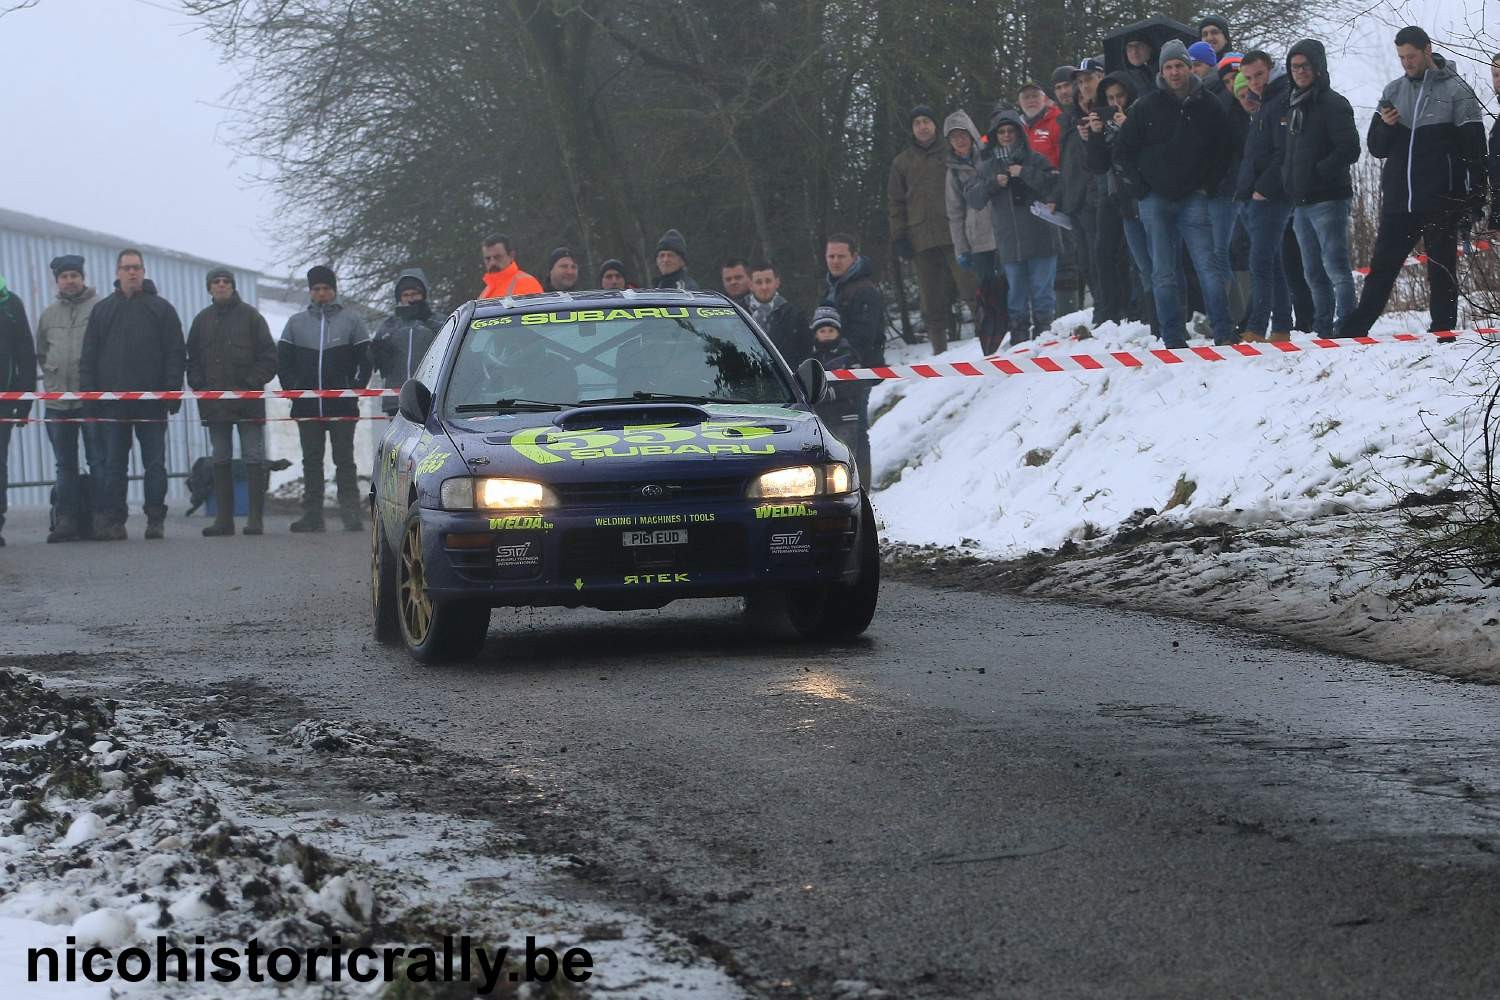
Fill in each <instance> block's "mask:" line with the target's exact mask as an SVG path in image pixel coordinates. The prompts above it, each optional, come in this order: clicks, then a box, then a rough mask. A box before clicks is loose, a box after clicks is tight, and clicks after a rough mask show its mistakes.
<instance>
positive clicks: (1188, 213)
mask: <svg viewBox="0 0 1500 1000" xmlns="http://www.w3.org/2000/svg"><path fill="white" fill-rule="evenodd" d="M1228 147H1229V124H1228V119H1227V117H1226V115H1225V113H1224V108H1223V106H1222V105H1221V104H1219V102H1218V100H1217V99H1215V98H1214V97H1213V95H1212V94H1210V93H1208V91H1206V90H1204V89H1203V84H1202V81H1200V80H1199V79H1198V77H1196V76H1194V75H1193V71H1192V68H1191V66H1190V63H1189V58H1188V54H1187V47H1186V46H1184V45H1183V44H1182V43H1181V42H1180V41H1177V40H1175V39H1174V40H1172V41H1169V42H1167V44H1165V45H1163V46H1162V51H1161V73H1160V74H1159V75H1158V76H1157V82H1156V87H1155V89H1153V90H1152V91H1151V92H1150V93H1148V94H1146V95H1144V96H1143V97H1141V99H1140V100H1138V101H1137V102H1136V103H1135V106H1134V107H1132V108H1131V109H1130V114H1129V116H1128V117H1127V118H1126V119H1125V124H1124V125H1123V126H1122V127H1121V129H1120V137H1119V139H1118V140H1117V141H1116V143H1115V149H1114V162H1115V163H1116V164H1117V165H1118V166H1119V168H1120V170H1121V171H1122V172H1123V174H1124V176H1125V177H1126V178H1127V180H1128V182H1129V183H1131V184H1133V185H1135V186H1136V187H1137V188H1138V189H1139V190H1142V191H1145V192H1146V194H1145V196H1144V197H1143V198H1142V199H1141V201H1140V213H1141V222H1142V224H1143V225H1144V226H1145V227H1146V235H1147V237H1148V239H1149V241H1150V245H1151V266H1152V275H1151V286H1152V291H1153V293H1154V296H1155V299H1156V315H1157V320H1158V322H1159V323H1160V324H1161V335H1162V339H1163V341H1165V343H1166V345H1167V346H1168V347H1186V346H1187V327H1186V325H1185V324H1184V323H1183V315H1182V304H1181V299H1180V295H1179V289H1178V285H1177V259H1178V254H1179V253H1180V252H1181V249H1182V246H1183V244H1184V243H1186V244H1187V248H1188V255H1189V256H1190V257H1191V258H1192V262H1193V268H1194V270H1195V271H1197V273H1198V283H1199V285H1200V286H1201V288H1202V290H1203V299H1204V305H1205V306H1206V307H1207V308H1208V317H1209V322H1210V323H1211V324H1212V325H1213V333H1214V342H1215V343H1217V344H1232V343H1234V342H1235V340H1236V339H1237V338H1236V337H1235V331H1234V321H1233V320H1232V319H1231V317H1230V315H1229V294H1228V293H1229V288H1228V286H1229V281H1228V275H1227V274H1226V273H1225V272H1224V269H1223V268H1222V267H1221V266H1220V261H1219V260H1218V255H1217V254H1216V253H1215V248H1214V234H1213V219H1212V216H1211V213H1210V210H1209V198H1210V195H1211V194H1213V193H1214V192H1215V191H1216V190H1217V189H1218V186H1219V184H1220V182H1221V180H1222V179H1223V176H1224V173H1225V171H1226V170H1227V169H1228V167H1229V164H1228V163H1227V161H1226V158H1227V155H1228V153H1227V151H1228Z"/></svg>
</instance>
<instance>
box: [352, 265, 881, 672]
mask: <svg viewBox="0 0 1500 1000" xmlns="http://www.w3.org/2000/svg"><path fill="white" fill-rule="evenodd" d="M824 379H825V376H824V372H823V369H822V367H821V366H819V365H818V363H817V362H816V361H811V360H810V361H807V362H804V363H803V365H802V366H801V368H799V369H798V370H797V371H796V372H795V373H794V372H793V371H791V370H790V369H789V368H788V367H787V365H786V363H785V362H784V361H783V360H782V358H781V356H780V355H779V354H778V353H777V352H776V350H775V348H774V347H773V346H771V344H770V342H769V341H768V340H767V339H766V337H765V335H764V334H763V333H762V332H761V331H760V330H759V328H757V327H756V325H755V324H754V322H753V321H752V320H751V319H750V317H749V316H748V315H747V314H746V313H745V312H744V311H743V310H742V309H740V308H739V307H738V306H736V305H734V304H733V303H731V302H730V301H729V300H728V299H726V298H725V297H723V296H721V295H718V294H716V293H695V292H681V291H675V290H661V291H650V292H638V291H634V290H630V291H620V292H587V293H557V294H550V295H535V296H525V297H522V298H515V299H511V298H506V299H498V300H496V299H486V300H481V301H478V302H470V303H468V304H466V305H464V306H463V307H462V308H460V309H459V310H458V311H457V312H455V313H454V314H453V316H452V317H450V318H449V320H448V323H447V325H446V326H444V327H443V329H442V331H441V332H440V333H439V334H438V337H437V339H436V340H435V341H434V342H433V345H432V347H431V348H430V349H429V351H428V353H427V356H426V357H425V359H424V360H423V362H422V364H421V365H420V366H419V368H418V370H417V371H416V372H415V373H414V374H413V375H412V377H411V378H410V379H409V380H408V381H407V382H406V383H405V384H404V385H403V386H402V387H401V395H400V409H399V412H398V414H397V415H396V417H395V418H394V419H393V420H392V421H391V423H390V425H389V427H388V428H387V430H386V433H385V435H384V437H383V439H382V440H381V442H380V447H379V451H378V458H377V464H376V468H375V473H374V475H373V476H372V486H371V495H370V500H371V508H372V514H373V517H372V518H371V521H372V524H373V529H372V535H371V546H370V550H371V558H370V564H371V565H370V584H371V603H372V605H373V610H374V625H375V635H376V637H377V638H378V639H380V640H381V641H383V642H394V641H396V640H398V639H399V640H400V641H401V642H402V643H404V644H405V646H406V648H407V649H408V650H409V651H410V652H411V654H412V655H413V656H415V657H416V658H418V659H420V660H438V659H445V658H461V657H470V656H473V655H474V654H475V653H477V652H478V650H479V648H480V646H481V645H483V643H484V641H485V638H486V633H487V631H488V627H489V619H490V609H491V608H495V607H513V606H530V607H569V608H575V607H593V608H603V609H607V610H620V611H624V610H631V609H642V608H659V607H662V606H663V605H666V604H668V603H669V602H671V601H675V600H680V599H682V598H691V597H731V596H744V597H746V598H747V599H749V600H750V601H751V602H752V603H759V604H761V605H762V606H765V605H769V606H771V607H773V608H775V609H776V610H778V611H779V612H781V613H783V614H784V615H785V617H786V619H787V620H788V621H789V622H790V623H791V625H792V626H793V627H794V628H795V629H796V631H797V632H798V633H800V634H801V635H803V636H805V637H808V638H846V637H852V636H854V635H858V634H859V633H861V632H863V631H864V630H865V629H866V628H867V627H868V626H869V624H870V620H871V618H872V617H873V615H874V612H875V604H876V598H877V595H878V592H879V587H880V564H879V548H878V540H877V538H876V529H875V519H874V515H873V512H872V511H871V508H870V502H869V499H868V498H867V497H866V495H865V491H864V489H863V486H862V484H861V483H860V482H859V481H858V477H857V474H856V472H855V465H854V460H853V456H851V455H850V454H849V451H848V449H847V448H846V447H845V446H844V445H843V444H842V443H841V442H840V441H839V440H838V439H837V438H836V437H835V436H834V435H833V434H832V433H831V432H830V431H829V430H828V429H827V428H826V427H824V426H822V424H821V423H820V422H819V420H818V417H817V416H816V414H815V413H814V412H813V405H814V404H815V403H816V402H817V401H818V399H819V398H820V397H821V396H822V394H823V393H824V392H825V391H826V389H825V380H824Z"/></svg>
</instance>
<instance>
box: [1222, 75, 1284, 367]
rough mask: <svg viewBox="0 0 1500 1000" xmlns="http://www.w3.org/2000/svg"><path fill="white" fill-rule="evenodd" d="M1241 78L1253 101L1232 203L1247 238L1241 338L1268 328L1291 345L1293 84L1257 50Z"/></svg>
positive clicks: (1259, 337)
mask: <svg viewBox="0 0 1500 1000" xmlns="http://www.w3.org/2000/svg"><path fill="white" fill-rule="evenodd" d="M1240 72H1241V73H1243V74H1244V76H1245V80H1246V82H1247V83H1248V84H1249V86H1250V90H1251V91H1252V92H1253V93H1254V94H1255V97H1256V102H1255V104H1256V108H1255V113H1254V114H1253V115H1251V116H1250V130H1249V132H1248V134H1247V136H1246V139H1245V152H1244V155H1243V158H1242V159H1241V161H1240V163H1239V172H1238V180H1237V182H1236V185H1235V192H1234V197H1235V201H1236V202H1238V203H1239V204H1241V205H1243V206H1244V208H1243V211H1244V224H1245V231H1246V232H1247V233H1248V234H1249V235H1250V288H1251V291H1250V312H1249V315H1248V316H1247V317H1246V319H1245V325H1244V331H1243V334H1242V336H1243V338H1244V339H1245V340H1252V341H1264V340H1266V339H1267V338H1266V324H1267V323H1268V322H1269V323H1270V325H1271V336H1270V338H1269V339H1270V340H1271V341H1272V342H1278V341H1287V340H1291V339H1292V293H1291V288H1290V287H1289V286H1288V285H1287V277H1286V270H1285V268H1284V267H1283V264H1282V257H1281V247H1282V240H1283V237H1284V236H1285V235H1286V227H1287V221H1288V220H1289V219H1290V218H1291V216H1292V204H1291V202H1289V201H1288V200H1287V198H1286V191H1285V189H1284V188H1283V187H1282V183H1281V166H1282V162H1283V160H1284V158H1285V153H1286V111H1287V99H1288V94H1289V92H1290V90H1291V80H1290V78H1288V77H1287V76H1286V75H1285V74H1284V73H1282V72H1281V70H1280V68H1279V67H1277V66H1275V63H1274V60H1272V58H1271V56H1270V54H1269V53H1267V52H1264V51H1262V50H1260V49H1252V50H1251V51H1249V52H1247V53H1245V59H1244V62H1243V63H1241V66H1240Z"/></svg>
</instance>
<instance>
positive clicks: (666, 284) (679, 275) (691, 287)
mask: <svg viewBox="0 0 1500 1000" xmlns="http://www.w3.org/2000/svg"><path fill="white" fill-rule="evenodd" d="M652 287H653V288H676V289H678V290H680V291H684V292H696V291H698V283H697V282H696V281H694V280H693V276H692V275H691V274H688V272H687V268H683V269H682V270H681V271H673V272H672V273H671V274H663V275H661V276H660V277H658V278H657V279H656V284H654V285H653V286H652Z"/></svg>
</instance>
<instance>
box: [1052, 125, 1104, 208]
mask: <svg viewBox="0 0 1500 1000" xmlns="http://www.w3.org/2000/svg"><path fill="white" fill-rule="evenodd" d="M1088 111H1089V109H1087V108H1084V109H1081V110H1080V109H1079V107H1078V105H1076V104H1075V105H1074V106H1073V108H1072V110H1070V111H1069V112H1068V113H1067V114H1065V115H1063V117H1062V120H1061V122H1060V125H1061V127H1062V144H1061V146H1062V157H1061V166H1060V167H1059V168H1058V169H1059V175H1060V178H1061V179H1060V182H1059V185H1058V191H1057V209H1058V211H1060V212H1062V213H1063V214H1065V215H1070V216H1071V215H1082V214H1083V212H1084V211H1085V210H1086V209H1087V208H1088V206H1089V204H1090V202H1091V201H1094V200H1095V197H1094V195H1095V191H1096V189H1097V186H1096V185H1095V184H1094V177H1093V175H1091V174H1090V173H1089V171H1088V151H1087V150H1086V149H1085V148H1084V140H1083V139H1081V138H1079V135H1078V123H1079V122H1080V121H1083V119H1084V118H1086V117H1088Z"/></svg>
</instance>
